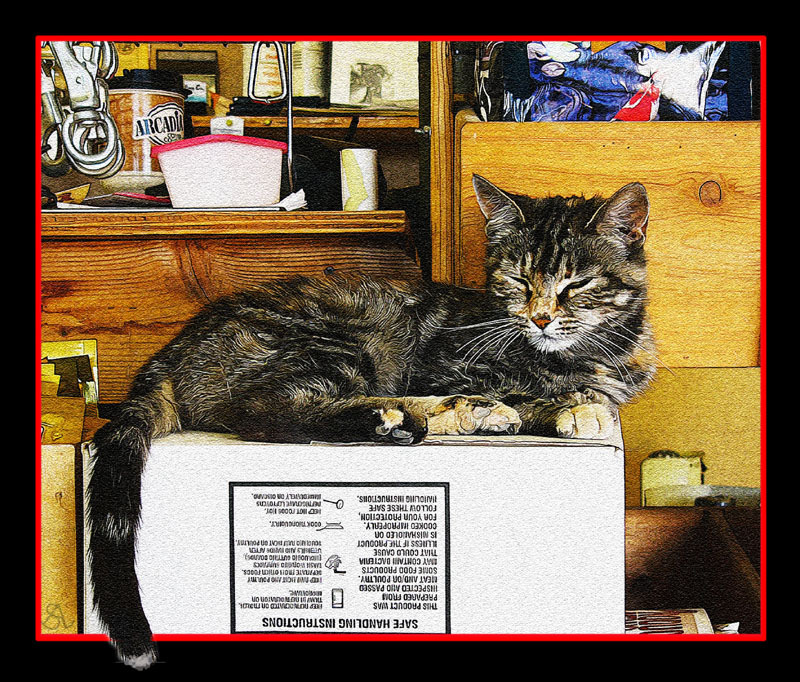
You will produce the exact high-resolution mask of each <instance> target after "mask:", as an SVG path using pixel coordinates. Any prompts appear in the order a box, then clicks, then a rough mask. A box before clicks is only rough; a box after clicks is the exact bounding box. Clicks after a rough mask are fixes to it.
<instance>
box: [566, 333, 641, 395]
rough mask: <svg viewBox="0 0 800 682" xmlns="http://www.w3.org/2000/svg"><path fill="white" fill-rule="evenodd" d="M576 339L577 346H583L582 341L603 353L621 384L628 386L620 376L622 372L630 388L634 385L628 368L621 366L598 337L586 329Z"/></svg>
mask: <svg viewBox="0 0 800 682" xmlns="http://www.w3.org/2000/svg"><path fill="white" fill-rule="evenodd" d="M577 337H578V343H579V344H581V345H583V344H582V343H581V342H583V341H586V342H588V344H589V345H590V346H595V347H596V348H598V349H599V350H600V351H601V352H602V353H603V355H605V356H606V357H607V358H608V359H609V360H610V361H611V364H612V365H614V368H615V369H616V370H617V374H619V378H620V380H621V381H622V383H623V384H625V385H628V383H629V382H628V381H626V380H625V377H624V376H623V374H622V372H623V370H624V372H625V374H627V375H628V379H629V380H630V385H631V386H634V385H635V384H634V381H633V377H632V376H631V373H630V372H629V371H628V368H627V367H625V366H624V365H623V364H621V363H620V361H619V360H618V359H617V358H615V357H614V353H613V351H611V350H610V349H608V348H607V347H606V346H605V345H604V344H603V342H602V341H601V340H600V339H599V338H598V337H596V336H595V335H594V334H592V332H590V331H588V330H586V329H582V330H581V331H579V332H578V334H577Z"/></svg>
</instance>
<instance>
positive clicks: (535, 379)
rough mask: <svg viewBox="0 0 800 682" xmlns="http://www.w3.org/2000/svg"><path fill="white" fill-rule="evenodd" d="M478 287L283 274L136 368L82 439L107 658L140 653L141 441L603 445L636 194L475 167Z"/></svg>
mask: <svg viewBox="0 0 800 682" xmlns="http://www.w3.org/2000/svg"><path fill="white" fill-rule="evenodd" d="M474 186H475V190H476V195H477V198H478V202H479V204H480V206H481V209H482V211H483V213H484V214H485V216H486V218H487V225H486V230H487V236H488V240H489V241H488V247H487V249H488V250H487V261H486V267H487V289H486V291H478V290H472V289H464V288H458V287H453V286H448V285H442V284H434V283H427V284H425V285H420V286H411V285H408V284H401V283H397V282H382V281H374V280H370V279H358V280H353V279H345V278H341V277H338V276H335V275H334V276H331V277H326V278H322V279H306V278H297V279H294V280H292V281H288V282H276V283H267V284H265V285H264V286H262V287H260V288H257V289H255V290H252V291H247V292H243V293H240V294H236V295H232V296H229V297H226V298H223V299H221V300H219V301H217V302H215V303H212V304H211V305H209V306H208V307H207V308H206V309H204V310H203V311H202V312H201V313H200V314H199V315H197V317H195V318H194V319H193V320H192V321H191V322H189V323H188V325H187V326H186V328H185V329H184V330H183V331H182V332H181V333H180V334H179V335H178V336H177V337H176V338H175V339H174V340H173V341H172V342H171V343H170V344H168V345H167V346H166V347H165V348H164V349H162V350H161V351H160V352H158V353H157V354H156V355H155V356H154V357H153V358H152V360H151V361H150V362H149V363H148V364H147V365H146V366H145V367H144V368H143V369H142V370H141V372H140V373H139V375H138V376H137V377H136V380H135V382H134V384H133V388H132V390H131V393H130V396H129V398H128V399H127V400H126V401H125V402H124V403H123V404H122V405H121V406H120V411H119V416H118V417H117V418H116V419H115V420H114V421H112V422H111V423H110V424H108V425H107V426H105V427H104V428H102V429H101V430H100V431H99V432H98V433H97V435H96V437H95V439H94V458H93V469H92V475H91V481H90V484H89V488H88V505H89V506H88V511H89V519H90V524H91V539H90V544H89V550H90V558H91V570H92V579H93V589H94V605H95V607H96V609H97V612H98V615H99V617H100V619H101V621H102V622H103V623H104V624H105V625H106V626H107V627H108V631H109V635H110V637H111V638H112V640H113V641H114V642H115V644H116V646H117V649H118V652H119V655H120V657H121V659H122V660H124V661H125V662H126V663H128V664H130V665H132V666H134V667H147V666H148V665H149V664H150V663H151V662H152V661H153V660H154V658H155V648H154V645H153V643H152V642H151V641H150V639H151V632H150V628H149V625H148V622H147V618H146V616H145V614H144V612H143V610H142V607H141V601H140V599H139V592H138V586H137V581H136V573H135V568H134V561H135V541H136V530H137V527H138V523H139V506H140V484H141V474H142V470H143V468H144V466H145V463H146V459H147V453H148V450H149V447H150V442H151V440H152V439H153V438H155V437H158V436H160V435H163V434H167V433H171V432H174V431H178V430H181V429H195V430H212V431H227V432H232V433H235V434H238V435H240V436H242V437H243V438H247V439H250V440H262V441H273V442H308V441H311V440H328V441H348V442H353V441H356V442H357V441H369V440H373V441H383V442H387V443H397V444H411V443H416V442H419V441H420V440H421V439H422V438H424V436H425V435H426V433H479V432H480V433H496V432H499V433H514V432H521V433H530V434H546V435H554V436H564V437H570V436H578V437H590V438H595V437H604V436H605V435H607V434H608V433H609V431H610V429H611V428H612V427H613V424H614V420H615V418H616V411H615V407H616V406H617V405H619V404H620V403H622V402H624V401H626V400H628V399H630V398H631V397H633V396H634V395H635V394H637V393H638V392H639V391H641V390H642V389H643V388H644V387H645V386H646V385H647V383H648V381H649V380H650V378H651V377H652V375H653V372H654V350H653V343H652V339H651V335H650V331H649V327H648V324H647V320H646V315H645V302H646V296H647V290H646V268H645V259H644V252H643V249H642V246H643V243H644V237H645V231H646V226H647V219H648V212H649V208H648V201H647V195H646V192H645V190H644V187H642V185H640V184H636V183H634V184H631V185H627V186H625V187H624V188H622V189H621V190H619V191H618V192H617V193H616V194H615V195H614V196H613V197H611V198H610V199H608V200H604V199H601V198H599V197H595V198H589V199H585V198H583V197H570V198H563V197H551V198H545V199H531V198H528V197H524V196H516V195H509V194H507V193H505V192H502V191H501V190H499V189H498V188H496V187H495V186H494V185H492V184H491V183H489V182H488V181H487V180H485V179H483V178H481V177H479V176H475V178H474Z"/></svg>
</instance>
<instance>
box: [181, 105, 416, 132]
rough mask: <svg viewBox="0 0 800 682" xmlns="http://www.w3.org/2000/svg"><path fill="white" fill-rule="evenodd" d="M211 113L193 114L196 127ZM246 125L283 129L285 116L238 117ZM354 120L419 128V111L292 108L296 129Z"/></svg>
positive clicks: (369, 124)
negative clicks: (205, 114)
mask: <svg viewBox="0 0 800 682" xmlns="http://www.w3.org/2000/svg"><path fill="white" fill-rule="evenodd" d="M212 118H216V117H214V116H193V117H192V125H193V126H194V127H195V128H208V127H209V126H210V125H211V119H212ZM240 118H242V119H244V126H245V128H286V127H287V117H286V116H241V117H240ZM354 120H357V123H358V127H359V128H360V129H361V128H370V129H374V128H378V129H387V128H390V129H391V128H396V129H405V128H409V129H414V128H419V112H417V111H403V110H397V111H360V110H350V109H344V110H339V109H314V110H311V109H308V110H302V111H299V112H298V111H295V115H294V127H295V128H315V129H319V128H333V129H335V128H349V127H350V126H351V125H352V123H353V121H354Z"/></svg>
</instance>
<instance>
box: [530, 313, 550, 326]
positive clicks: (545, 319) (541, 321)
mask: <svg viewBox="0 0 800 682" xmlns="http://www.w3.org/2000/svg"><path fill="white" fill-rule="evenodd" d="M551 322H552V319H551V318H550V316H549V315H543V316H542V317H534V318H533V323H534V324H535V325H536V326H537V327H539V329H544V328H545V327H546V326H547V325H548V324H550V323H551Z"/></svg>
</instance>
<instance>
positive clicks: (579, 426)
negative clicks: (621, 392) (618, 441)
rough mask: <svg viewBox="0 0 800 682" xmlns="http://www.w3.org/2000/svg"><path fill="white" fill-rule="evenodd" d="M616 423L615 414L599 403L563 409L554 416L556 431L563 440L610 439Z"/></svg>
mask: <svg viewBox="0 0 800 682" xmlns="http://www.w3.org/2000/svg"><path fill="white" fill-rule="evenodd" d="M616 422H617V417H616V414H615V413H614V412H613V411H612V410H611V409H609V408H608V407H606V406H605V405H601V404H599V403H583V404H581V405H574V406H572V407H565V408H564V409H562V410H560V411H559V412H558V414H557V415H556V431H557V432H558V435H559V436H562V437H564V438H591V439H600V440H603V439H605V438H610V437H611V435H612V434H613V432H614V426H615V424H616Z"/></svg>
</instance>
